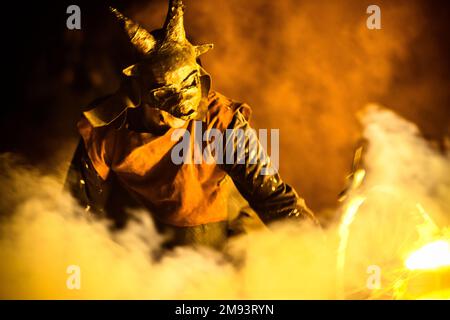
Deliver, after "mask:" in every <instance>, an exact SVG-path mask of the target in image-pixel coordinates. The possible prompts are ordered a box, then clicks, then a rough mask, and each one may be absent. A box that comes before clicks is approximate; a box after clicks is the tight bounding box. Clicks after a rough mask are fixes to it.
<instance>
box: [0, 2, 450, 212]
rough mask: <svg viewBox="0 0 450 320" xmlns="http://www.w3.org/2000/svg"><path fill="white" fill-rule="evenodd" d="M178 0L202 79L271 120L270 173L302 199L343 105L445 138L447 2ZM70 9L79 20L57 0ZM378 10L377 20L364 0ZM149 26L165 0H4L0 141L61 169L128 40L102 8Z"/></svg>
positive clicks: (325, 191)
mask: <svg viewBox="0 0 450 320" xmlns="http://www.w3.org/2000/svg"><path fill="white" fill-rule="evenodd" d="M185 2H186V6H187V9H186V29H187V33H188V35H189V36H190V38H191V39H192V42H193V43H195V44H200V43H208V42H213V43H214V44H215V49H214V50H213V51H212V52H211V53H208V54H207V55H205V58H204V60H203V64H204V66H205V68H206V69H207V70H208V71H209V72H210V73H211V74H212V77H213V84H214V89H216V90H218V91H220V92H222V93H223V94H225V95H227V96H229V97H231V98H234V99H237V100H240V101H245V102H248V103H249V104H250V105H251V106H252V107H253V123H254V125H255V127H257V128H258V127H260V128H280V129H281V133H280V137H281V155H280V161H281V173H282V175H283V177H284V178H285V179H286V180H287V181H288V182H290V183H292V184H293V185H294V186H295V187H296V188H297V189H298V190H299V193H301V194H302V195H303V196H304V197H305V198H306V199H307V201H308V203H309V204H310V205H311V206H312V208H313V209H315V210H320V209H323V208H326V207H333V206H334V205H335V204H336V199H337V195H338V193H339V191H340V190H342V188H343V187H344V184H345V180H344V178H345V176H346V174H347V173H348V171H349V170H350V167H351V159H352V157H353V151H354V149H355V148H356V146H357V144H358V141H359V140H360V138H361V127H360V125H359V123H358V120H357V118H356V116H355V114H356V113H357V111H358V110H360V109H361V108H363V107H364V105H365V104H367V103H370V102H377V103H380V104H381V105H383V106H386V107H388V108H390V109H393V110H395V111H396V112H398V113H399V114H400V115H402V116H403V117H405V118H407V119H408V120H411V121H413V122H414V123H416V124H417V125H418V126H419V128H420V129H421V130H422V132H423V134H424V136H425V137H426V138H427V139H429V140H430V141H433V143H434V144H435V145H436V146H437V148H440V149H442V150H443V149H445V148H446V147H445V145H446V142H445V141H446V140H445V136H447V137H448V136H449V134H450V132H449V123H450V90H449V89H450V65H449V58H450V50H449V49H450V48H449V46H450V41H449V40H450V39H449V30H450V28H449V27H450V19H449V12H450V4H449V3H448V2H446V1H426V0H422V1H419V0H417V1H400V0H396V1H376V2H373V3H372V2H368V1H351V0H346V1H337V0H336V1H269V0H260V1H258V0H254V1H253V0H252V1H237V0H232V1H231V0H230V1H225V0H220V1H193V0H187V1H185ZM70 4H77V5H79V6H80V7H81V21H82V22H81V23H82V29H81V31H70V30H67V28H66V19H67V17H68V15H67V14H66V8H67V6H68V5H70ZM369 4H378V5H380V7H381V8H382V27H383V29H382V30H378V31H369V30H367V29H366V28H365V19H366V18H367V15H366V13H365V8H367V6H368V5H369ZM108 5H113V6H115V7H117V8H118V9H119V10H121V11H123V12H124V13H125V14H127V15H129V16H131V17H132V18H134V19H136V20H138V21H139V22H141V23H142V24H144V25H145V26H147V27H148V28H149V29H153V28H156V27H160V26H162V23H163V21H164V18H165V13H166V10H167V9H166V5H167V4H166V2H165V1H163V0H158V1H150V0H148V1H145V0H139V1H138V0H133V1H110V2H107V3H106V2H105V1H70V2H69V1H53V2H50V1H39V2H28V3H23V2H18V1H16V2H8V7H7V8H5V9H4V10H3V12H2V22H3V23H2V24H3V33H4V36H3V37H2V51H3V58H2V62H3V63H2V65H3V68H2V69H3V81H2V87H3V90H2V91H3V94H2V102H3V103H2V107H1V120H0V121H1V123H0V130H1V131H0V152H14V153H17V154H20V155H22V156H23V157H24V158H25V159H26V161H27V162H29V163H30V164H32V165H35V166H37V167H39V168H40V169H41V170H42V171H43V172H46V173H56V174H58V176H60V177H63V173H64V171H65V169H66V167H67V164H68V161H69V160H70V157H71V154H72V152H73V149H74V147H75V144H76V142H77V139H78V136H77V132H76V126H75V124H76V121H77V119H78V117H79V115H80V108H81V106H83V105H86V104H87V103H89V102H90V101H91V100H92V99H94V98H96V97H99V96H102V95H105V94H107V93H110V92H112V91H114V90H115V89H116V88H117V86H118V83H119V75H120V71H121V69H123V68H124V67H126V66H128V65H129V64H131V63H134V62H136V60H135V59H136V58H135V56H134V52H133V50H132V48H131V47H130V45H129V44H128V42H127V39H126V37H125V35H124V34H123V32H122V31H121V30H120V29H119V27H118V25H117V24H116V22H115V20H114V18H113V17H112V16H111V15H110V14H109V12H108V10H107V7H108Z"/></svg>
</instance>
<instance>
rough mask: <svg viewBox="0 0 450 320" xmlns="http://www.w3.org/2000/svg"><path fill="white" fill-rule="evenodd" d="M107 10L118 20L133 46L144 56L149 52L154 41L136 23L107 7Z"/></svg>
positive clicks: (153, 45)
mask: <svg viewBox="0 0 450 320" xmlns="http://www.w3.org/2000/svg"><path fill="white" fill-rule="evenodd" d="M109 10H110V11H111V12H112V13H113V14H114V15H115V16H116V18H117V20H119V22H120V24H121V26H122V28H123V29H124V30H125V31H126V33H127V35H128V37H129V38H130V41H131V43H132V44H133V46H134V47H135V48H136V49H137V50H138V51H139V52H140V53H142V54H146V53H148V52H149V51H151V50H152V49H153V48H154V47H155V45H156V39H155V38H154V37H153V36H152V35H151V34H150V32H148V31H147V30H145V29H144V28H143V27H141V26H140V25H139V24H138V23H136V22H134V21H133V20H131V19H129V18H127V17H125V16H124V15H123V14H122V13H120V12H119V11H118V10H117V9H115V8H112V7H109Z"/></svg>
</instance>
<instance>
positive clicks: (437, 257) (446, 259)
mask: <svg viewBox="0 0 450 320" xmlns="http://www.w3.org/2000/svg"><path fill="white" fill-rule="evenodd" d="M405 265H406V267H407V268H408V269H409V270H434V269H438V268H442V267H448V266H450V240H437V241H434V242H431V243H428V244H426V245H424V246H423V247H421V248H419V249H418V250H416V251H414V252H413V253H411V254H410V255H409V257H408V258H407V259H406V261H405Z"/></svg>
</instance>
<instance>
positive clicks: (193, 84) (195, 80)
mask: <svg viewBox="0 0 450 320" xmlns="http://www.w3.org/2000/svg"><path fill="white" fill-rule="evenodd" d="M191 78H192V79H188V82H187V83H188V84H187V85H185V86H184V87H183V90H189V89H193V88H196V87H197V86H198V81H199V79H198V75H195V76H193V77H191Z"/></svg>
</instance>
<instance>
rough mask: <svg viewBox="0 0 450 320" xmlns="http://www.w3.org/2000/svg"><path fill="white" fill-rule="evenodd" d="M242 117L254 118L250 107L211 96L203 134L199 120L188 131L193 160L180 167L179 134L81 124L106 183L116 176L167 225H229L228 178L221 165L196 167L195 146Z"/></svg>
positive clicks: (88, 149)
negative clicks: (206, 134) (174, 153)
mask: <svg viewBox="0 0 450 320" xmlns="http://www.w3.org/2000/svg"><path fill="white" fill-rule="evenodd" d="M238 112H240V113H242V114H243V115H244V117H245V118H246V119H247V120H248V119H249V117H250V114H251V110H250V107H249V106H248V105H246V104H241V103H237V102H234V101H232V100H230V99H228V98H226V97H224V96H223V95H221V94H219V93H217V92H210V94H209V95H208V111H207V115H206V119H205V120H204V122H203V123H202V127H203V128H202V130H201V131H202V132H197V131H198V130H197V129H198V127H196V126H195V125H194V120H190V121H188V122H187V123H186V124H185V125H184V127H183V128H185V129H186V130H188V131H189V133H190V139H191V143H190V152H189V153H188V155H189V157H191V161H190V163H183V164H180V165H177V164H174V163H173V161H172V159H171V152H172V149H173V147H174V146H175V145H176V144H177V143H178V142H179V141H177V140H175V141H173V138H172V134H173V133H174V130H176V129H169V130H168V131H167V132H166V133H165V134H164V135H160V136H157V135H153V134H151V133H142V132H135V131H131V130H129V129H127V128H121V129H115V128H113V127H111V126H106V127H97V128H94V127H93V126H91V125H90V123H89V122H88V121H87V119H85V118H83V119H81V120H80V121H79V123H78V129H79V132H80V134H81V136H82V138H83V141H84V144H85V147H86V150H87V153H88V155H89V158H90V160H91V162H92V164H93V166H94V168H95V170H96V172H97V173H98V175H99V176H100V177H101V178H102V179H104V180H106V179H107V178H108V176H109V175H110V174H112V173H113V174H115V175H116V176H117V178H118V180H119V181H120V183H121V184H122V185H123V187H125V188H126V189H127V190H128V191H129V192H130V194H131V195H133V196H134V197H135V198H136V199H137V200H139V201H140V202H141V203H142V204H143V205H144V206H145V207H146V208H147V209H148V210H149V211H150V212H151V213H152V214H153V216H154V217H155V218H156V219H158V220H159V221H161V222H163V223H165V224H169V225H174V226H179V227H187V226H197V225H201V224H206V223H213V222H219V221H225V220H227V218H228V216H227V189H228V188H227V187H226V183H223V182H224V181H225V180H224V179H225V178H226V173H225V172H224V171H223V170H222V169H220V168H219V166H218V165H217V164H215V163H213V164H207V163H205V161H202V163H201V164H195V161H194V152H193V146H194V141H198V140H196V139H200V141H201V140H202V138H203V137H202V136H199V135H202V134H203V133H204V132H205V131H206V130H208V129H212V128H215V129H219V130H220V131H222V132H224V131H225V129H227V127H228V125H229V124H230V122H231V121H232V119H233V117H234V116H235V114H236V113H238ZM204 144H205V143H204ZM202 150H203V149H202Z"/></svg>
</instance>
